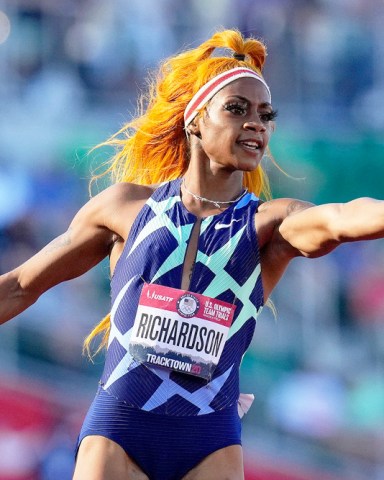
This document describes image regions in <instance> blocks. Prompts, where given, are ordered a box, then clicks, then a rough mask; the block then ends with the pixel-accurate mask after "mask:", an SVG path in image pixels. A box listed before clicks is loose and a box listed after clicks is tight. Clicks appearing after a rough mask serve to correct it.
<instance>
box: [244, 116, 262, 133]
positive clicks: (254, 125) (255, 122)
mask: <svg viewBox="0 0 384 480" xmlns="http://www.w3.org/2000/svg"><path fill="white" fill-rule="evenodd" d="M243 128H244V129H245V130H254V131H257V132H264V131H265V129H266V127H265V124H264V123H263V122H262V121H261V119H260V118H259V117H257V118H256V117H255V118H252V120H247V121H246V122H245V123H244V125H243Z"/></svg>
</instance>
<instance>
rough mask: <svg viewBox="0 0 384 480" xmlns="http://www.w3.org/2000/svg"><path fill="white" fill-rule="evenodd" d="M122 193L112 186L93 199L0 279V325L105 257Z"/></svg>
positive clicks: (115, 235)
mask: <svg viewBox="0 0 384 480" xmlns="http://www.w3.org/2000/svg"><path fill="white" fill-rule="evenodd" d="M124 192H125V190H124V188H122V187H119V186H113V187H110V188H109V189H107V190H105V191H103V192H102V193H100V194H99V195H97V196H95V197H93V198H92V199H91V200H90V201H89V202H88V203H87V204H86V205H84V206H83V207H82V208H81V209H80V210H79V212H78V213H77V214H76V216H75V217H74V219H73V221H72V222H71V224H70V226H69V228H68V230H67V231H66V232H65V233H64V234H62V235H60V236H59V237H57V238H56V239H54V240H53V241H52V242H50V243H49V244H48V245H47V246H46V247H44V248H43V249H42V250H40V251H39V252H38V253H37V254H36V255H34V256H33V257H31V258H30V259H29V260H27V261H26V262H25V263H23V264H22V265H20V266H19V267H17V268H15V269H14V270H12V271H11V272H9V273H6V274H4V275H1V276H0V324H2V323H4V322H6V321H7V320H10V319H11V318H13V317H15V316H16V315H18V314H19V313H21V312H22V311H23V310H25V309H26V308H28V307H29V306H30V305H32V304H33V303H35V302H36V300H37V299H38V298H39V297H40V295H41V294H42V293H44V292H46V291H47V290H48V289H50V288H51V287H53V286H54V285H57V284H58V283H61V282H64V281H66V280H70V279H72V278H75V277H78V276H80V275H82V274H83V273H85V272H87V271H88V270H90V269H91V268H92V267H94V266H95V265H96V264H98V263H99V262H100V261H101V260H103V259H104V258H105V257H106V256H108V255H109V253H110V250H111V248H112V246H113V243H114V241H115V240H116V238H120V236H119V235H120V233H121V232H117V231H116V229H115V228H114V227H115V225H118V223H119V222H118V221H116V212H120V211H122V210H125V209H126V206H127V204H129V203H130V202H129V200H130V199H129V198H127V196H126V195H125V194H124Z"/></svg>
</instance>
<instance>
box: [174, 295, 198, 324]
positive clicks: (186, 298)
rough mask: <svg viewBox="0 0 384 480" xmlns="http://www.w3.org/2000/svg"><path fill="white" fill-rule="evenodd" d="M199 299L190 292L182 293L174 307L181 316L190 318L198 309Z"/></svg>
mask: <svg viewBox="0 0 384 480" xmlns="http://www.w3.org/2000/svg"><path fill="white" fill-rule="evenodd" d="M199 307H200V302H199V300H198V299H197V298H196V297H195V296H194V295H192V294H190V293H185V294H184V295H182V296H181V297H180V298H179V300H178V301H177V303H176V308H177V311H178V312H179V314H180V315H181V316H182V317H186V318H191V317H193V316H194V315H195V313H196V312H197V311H198V310H199Z"/></svg>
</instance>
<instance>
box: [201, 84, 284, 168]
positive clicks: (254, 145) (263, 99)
mask: <svg viewBox="0 0 384 480" xmlns="http://www.w3.org/2000/svg"><path fill="white" fill-rule="evenodd" d="M275 116H276V112H275V111H274V110H273V108H272V105H271V103H270V98H269V94H268V91H267V89H266V88H265V86H264V85H263V84H262V83H261V82H259V81H258V80H257V79H253V78H240V79H238V80H235V81H234V82H232V83H230V84H229V85H227V86H226V87H224V88H223V89H221V90H220V91H219V92H218V93H217V94H216V95H215V96H214V97H213V98H212V100H211V101H210V102H209V104H208V106H207V108H206V111H205V112H204V113H203V114H202V115H201V116H200V117H198V118H196V120H195V122H194V123H195V125H196V129H197V130H196V131H195V132H194V133H195V134H196V133H197V136H198V137H199V138H200V148H201V149H202V150H203V152H204V153H205V155H206V156H207V157H208V159H209V161H210V164H211V167H213V166H214V165H216V166H217V168H224V169H227V170H229V171H235V170H241V171H251V170H254V169H255V168H256V167H257V166H258V165H259V163H260V161H261V159H262V157H263V154H264V152H265V149H266V147H267V145H268V142H269V139H270V136H271V133H272V131H273V128H274V122H273V119H274V118H275Z"/></svg>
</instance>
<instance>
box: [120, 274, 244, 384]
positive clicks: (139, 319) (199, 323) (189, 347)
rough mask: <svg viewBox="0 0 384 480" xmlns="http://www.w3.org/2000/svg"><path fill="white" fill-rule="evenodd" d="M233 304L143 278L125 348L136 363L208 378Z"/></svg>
mask: <svg viewBox="0 0 384 480" xmlns="http://www.w3.org/2000/svg"><path fill="white" fill-rule="evenodd" d="M235 308H236V305H232V304H230V303H227V302H223V301H221V300H217V299H214V298H210V297H207V296H205V295H200V294H198V293H193V292H189V291H187V290H179V289H176V288H171V287H165V286H162V285H156V284H148V283H145V284H144V287H143V290H142V292H141V295H140V300H139V305H138V309H137V313H136V318H135V323H134V326H133V329H132V335H131V341H130V347H129V351H130V354H131V355H132V356H133V358H134V359H135V360H137V361H139V362H140V363H145V364H147V365H152V366H158V367H164V368H167V369H170V370H174V371H176V372H182V373H187V374H190V375H195V376H198V377H201V378H205V379H206V380H209V379H210V378H211V377H212V374H213V371H214V370H215V368H216V366H217V364H218V363H219V360H220V356H221V354H222V352H223V349H224V345H225V342H226V340H227V336H228V331H229V327H230V326H231V324H232V320H233V315H234V312H235Z"/></svg>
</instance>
